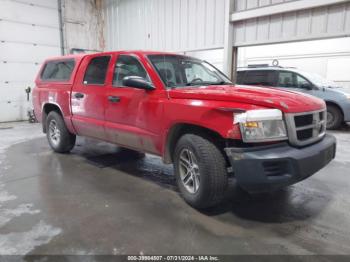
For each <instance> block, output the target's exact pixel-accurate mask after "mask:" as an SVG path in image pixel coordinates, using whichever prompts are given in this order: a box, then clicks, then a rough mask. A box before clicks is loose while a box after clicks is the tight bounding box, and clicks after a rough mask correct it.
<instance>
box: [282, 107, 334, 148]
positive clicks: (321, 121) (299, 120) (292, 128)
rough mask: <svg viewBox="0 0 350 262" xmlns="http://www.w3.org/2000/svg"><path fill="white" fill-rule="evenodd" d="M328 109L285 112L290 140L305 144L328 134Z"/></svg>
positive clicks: (299, 144) (293, 143)
mask: <svg viewBox="0 0 350 262" xmlns="http://www.w3.org/2000/svg"><path fill="white" fill-rule="evenodd" d="M326 117H327V114H326V110H319V111H313V112H304V113H296V114H285V119H286V125H287V131H288V137H289V142H290V143H291V144H292V145H295V146H305V145H308V144H312V143H314V142H317V141H318V140H320V139H322V137H323V136H324V135H325V134H326V123H327V119H326Z"/></svg>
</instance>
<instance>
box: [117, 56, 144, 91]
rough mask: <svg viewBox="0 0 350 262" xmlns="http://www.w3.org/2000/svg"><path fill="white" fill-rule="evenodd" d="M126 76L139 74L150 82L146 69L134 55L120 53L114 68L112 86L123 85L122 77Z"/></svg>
mask: <svg viewBox="0 0 350 262" xmlns="http://www.w3.org/2000/svg"><path fill="white" fill-rule="evenodd" d="M127 76H139V77H142V78H144V79H146V80H147V81H149V82H150V78H149V76H148V74H147V72H146V70H145V69H144V68H143V66H142V65H141V63H140V62H139V61H138V60H137V59H136V58H135V57H133V56H129V55H120V56H119V57H118V60H117V63H116V65H115V68H114V75H113V86H123V79H124V78H125V77H127Z"/></svg>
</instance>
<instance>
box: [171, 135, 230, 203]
mask: <svg viewBox="0 0 350 262" xmlns="http://www.w3.org/2000/svg"><path fill="white" fill-rule="evenodd" d="M186 155H187V156H188V159H189V157H191V158H192V160H193V161H192V173H191V175H190V176H191V178H189V177H188V175H187V176H186V172H187V174H188V170H189V168H186V167H185V164H186V163H187V164H188V161H187V162H186V161H184V160H183V159H185V158H186ZM173 159H174V171H175V177H176V182H177V185H178V188H179V190H180V193H181V195H182V197H183V198H184V199H185V201H186V202H187V203H188V204H190V205H191V206H193V207H194V208H198V209H202V208H208V207H212V206H214V205H217V204H219V203H220V202H222V200H223V199H224V197H225V193H226V189H227V185H228V178H227V169H226V161H225V158H224V156H223V154H222V153H221V152H220V150H219V149H218V148H217V147H216V146H215V145H214V143H212V142H211V141H209V140H208V139H206V138H204V137H201V136H198V135H194V134H186V135H183V136H182V137H181V138H180V139H179V141H178V143H177V145H176V147H175V151H174V156H173ZM180 159H181V160H180ZM188 159H187V160H188ZM191 180H192V181H191ZM186 182H187V183H186ZM197 184H199V185H198V186H197ZM191 185H192V190H191ZM196 187H197V188H196Z"/></svg>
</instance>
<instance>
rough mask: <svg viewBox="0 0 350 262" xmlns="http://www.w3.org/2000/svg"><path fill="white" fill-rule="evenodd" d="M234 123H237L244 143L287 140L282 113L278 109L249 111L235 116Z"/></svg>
mask: <svg viewBox="0 0 350 262" xmlns="http://www.w3.org/2000/svg"><path fill="white" fill-rule="evenodd" d="M234 123H235V124H236V123H239V125H240V129H241V133H242V138H243V141H244V142H250V143H253V142H267V141H279V140H286V139H287V138H288V137H287V131H286V126H285V123H284V121H283V117H282V112H281V111H280V110H278V109H262V110H249V111H247V112H245V113H242V114H235V115H234Z"/></svg>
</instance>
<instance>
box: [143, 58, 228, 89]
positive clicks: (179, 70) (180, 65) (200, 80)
mask: <svg viewBox="0 0 350 262" xmlns="http://www.w3.org/2000/svg"><path fill="white" fill-rule="evenodd" d="M148 58H149V60H150V61H151V63H152V64H153V66H154V67H155V69H156V70H157V72H158V74H159V76H160V77H161V79H162V80H163V82H164V84H165V85H166V86H167V87H168V88H181V87H187V86H203V85H226V84H232V83H231V81H230V80H229V79H228V78H227V77H226V76H225V75H224V74H223V73H222V72H220V71H219V70H218V69H217V68H215V67H214V66H212V65H211V64H209V63H208V62H205V61H202V60H199V59H196V58H191V57H187V56H180V55H149V56H148Z"/></svg>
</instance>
